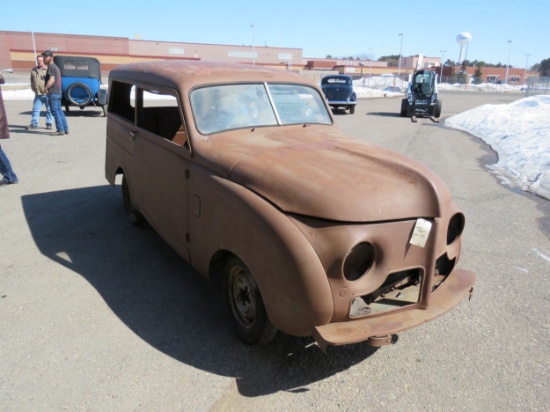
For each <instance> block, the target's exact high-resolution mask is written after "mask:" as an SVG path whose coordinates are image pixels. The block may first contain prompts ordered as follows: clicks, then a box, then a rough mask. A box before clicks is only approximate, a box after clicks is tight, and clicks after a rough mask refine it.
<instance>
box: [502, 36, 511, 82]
mask: <svg viewBox="0 0 550 412" xmlns="http://www.w3.org/2000/svg"><path fill="white" fill-rule="evenodd" d="M508 43H510V47H509V48H508V64H507V65H506V78H505V79H504V83H505V84H508V70H510V54H512V40H508Z"/></svg>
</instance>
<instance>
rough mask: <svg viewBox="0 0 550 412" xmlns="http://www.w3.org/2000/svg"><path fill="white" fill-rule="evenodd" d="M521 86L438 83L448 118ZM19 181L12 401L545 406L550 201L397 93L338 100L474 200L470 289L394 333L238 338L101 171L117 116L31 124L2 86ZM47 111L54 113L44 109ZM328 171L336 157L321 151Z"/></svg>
mask: <svg viewBox="0 0 550 412" xmlns="http://www.w3.org/2000/svg"><path fill="white" fill-rule="evenodd" d="M521 97H522V96H521V95H505V94H485V93H457V92H447V93H442V100H443V112H442V118H445V117H448V116H452V115H453V114H456V113H460V112H462V111H465V110H468V109H471V108H474V107H477V106H479V105H482V104H486V103H497V104H498V103H508V102H511V101H513V100H516V99H518V98H521ZM5 105H6V110H7V114H8V119H9V124H10V130H11V136H12V138H11V139H10V140H7V141H2V148H3V149H4V150H5V152H6V153H7V155H8V157H9V158H10V160H11V163H12V165H13V167H14V169H15V171H16V173H17V174H18V177H19V181H20V182H19V184H17V185H12V186H7V187H2V188H0V199H1V201H0V233H1V234H2V245H1V247H0V274H1V275H0V348H1V351H0V365H1V367H0V409H2V410H6V411H13V410H17V411H31V410H71V411H78V410H90V411H105V410H120V411H138V410H166V411H175V410H192V411H222V410H224V411H237V410H238V411H255V410H277V411H279V410H280V411H283V410H284V411H298V410H323V411H340V410H348V411H365V410H367V411H390V410H412V411H432V410H433V411H451V410H455V411H466V410H468V411H472V410H473V411H516V410H526V411H543V410H548V405H550V391H549V387H548V382H549V379H548V376H549V371H550V345H549V342H550V321H549V320H548V313H549V312H550V299H549V298H548V294H547V293H546V290H547V288H548V287H549V286H550V284H549V276H548V273H549V272H550V202H549V201H548V200H544V199H541V198H538V197H536V196H533V195H530V194H526V193H522V192H519V191H517V190H513V189H512V188H509V187H505V186H503V185H502V184H500V183H499V181H498V179H497V178H496V177H495V176H494V175H492V174H491V173H490V172H489V171H488V170H487V169H486V167H485V165H487V164H490V163H494V162H495V161H496V159H497V157H496V155H495V154H494V153H493V152H492V151H491V150H490V148H488V147H487V146H486V145H484V144H482V143H481V141H479V140H478V139H475V138H472V137H470V136H468V135H467V134H465V133H462V132H458V131H454V130H449V129H445V128H444V127H442V126H441V124H436V123H433V122H431V121H430V120H428V119H420V120H419V121H418V122H417V123H411V122H410V120H409V119H405V118H401V117H399V107H400V99H395V98H391V99H390V98H388V99H370V100H361V101H360V102H359V104H358V107H357V110H356V113H355V114H354V115H346V114H339V113H337V115H336V121H337V124H338V125H339V126H340V127H341V128H342V129H343V130H345V131H346V132H348V133H349V134H352V135H354V136H357V137H359V138H361V139H365V140H367V141H370V142H372V143H376V144H380V145H382V146H385V147H388V148H390V149H393V150H396V151H398V152H402V153H404V154H406V155H408V156H410V157H412V158H415V159H417V160H419V161H420V162H422V163H424V164H426V165H427V166H428V167H430V168H431V169H432V170H434V171H435V172H436V173H437V174H438V175H439V176H440V177H441V178H442V179H443V180H444V181H445V182H446V183H447V185H448V186H449V188H450V190H451V192H452V194H453V197H454V200H455V202H456V203H457V204H458V206H459V207H460V208H462V210H463V211H464V213H465V215H466V220H467V222H466V229H465V235H464V243H463V251H462V258H461V261H460V263H459V266H461V267H464V268H466V269H469V270H472V271H474V272H476V273H477V275H478V283H477V285H476V289H475V293H474V298H473V300H472V301H469V302H466V301H465V302H463V303H461V304H460V305H459V306H458V307H457V308H456V309H455V310H453V311H452V312H450V313H448V314H446V315H444V316H443V317H441V318H439V319H436V320H435V321H433V322H430V323H428V324H425V325H422V326H421V327H418V328H415V329H412V330H409V331H406V332H403V333H401V334H400V335H399V339H398V341H397V343H396V344H395V345H392V346H386V347H382V348H380V349H374V348H370V347H367V346H365V345H350V346H346V347H339V348H330V350H329V352H328V354H327V355H325V354H323V353H322V352H321V351H320V350H319V349H318V348H316V347H315V346H310V347H307V345H308V344H309V343H310V342H311V340H309V339H298V338H293V337H289V336H284V335H281V336H279V337H277V338H276V339H275V340H274V341H273V342H271V343H270V344H269V345H267V346H264V347H248V346H245V345H243V344H241V343H240V342H239V341H237V340H236V338H235V337H234V336H233V334H232V332H231V331H230V330H229V327H228V326H227V324H226V322H225V320H224V317H223V315H222V312H223V309H222V305H221V304H220V302H218V301H217V300H216V299H215V296H214V295H213V294H212V290H211V289H210V287H209V285H208V283H207V281H205V280H204V279H202V278H201V277H199V275H197V274H196V273H195V272H194V271H193V270H192V269H191V268H190V266H188V265H187V264H186V263H185V262H184V261H183V260H182V259H180V258H179V257H178V256H177V255H176V254H175V252H173V251H172V250H171V249H170V248H169V247H168V246H167V245H166V244H165V243H164V242H163V241H162V239H160V237H159V236H158V235H156V233H155V232H154V231H153V230H152V229H151V228H148V227H146V228H144V229H142V230H139V229H136V228H134V227H133V226H131V225H130V224H129V222H128V221H127V219H126V216H125V214H124V210H123V208H122V201H121V196H120V192H119V190H117V189H119V188H115V189H112V188H111V187H109V186H108V185H107V182H106V180H105V178H104V170H103V167H104V155H105V129H106V119H105V118H104V117H102V111H101V109H100V108H97V109H93V108H88V109H85V110H82V111H80V110H73V111H71V112H70V113H69V114H68V116H67V120H68V123H69V127H70V134H69V135H66V136H51V135H49V134H48V133H46V130H40V131H38V132H29V131H26V130H25V129H24V126H26V125H27V124H29V122H30V109H31V106H32V102H30V101H6V102H5ZM43 124H44V122H43V119H42V123H41V126H43ZM325 166H326V167H327V172H329V171H330V165H325Z"/></svg>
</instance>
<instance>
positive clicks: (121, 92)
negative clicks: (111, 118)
mask: <svg viewBox="0 0 550 412" xmlns="http://www.w3.org/2000/svg"><path fill="white" fill-rule="evenodd" d="M131 94H132V85H131V84H128V83H121V82H117V81H113V82H112V84H111V87H110V90H109V113H114V114H116V115H119V116H121V117H123V118H125V119H126V120H129V121H131V122H132V123H134V119H135V110H134V106H133V104H132V102H131Z"/></svg>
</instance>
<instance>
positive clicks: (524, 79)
mask: <svg viewBox="0 0 550 412" xmlns="http://www.w3.org/2000/svg"><path fill="white" fill-rule="evenodd" d="M529 56H530V54H526V55H525V57H526V59H525V72H524V73H523V84H524V85H525V83H527V63H528V62H529Z"/></svg>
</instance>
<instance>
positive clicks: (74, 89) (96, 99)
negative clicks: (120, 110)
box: [53, 56, 107, 116]
mask: <svg viewBox="0 0 550 412" xmlns="http://www.w3.org/2000/svg"><path fill="white" fill-rule="evenodd" d="M53 61H54V63H55V64H56V65H57V66H58V67H59V70H61V88H62V98H61V104H62V105H63V106H65V111H66V112H68V111H69V107H70V106H78V107H79V108H80V109H84V107H86V106H101V108H102V109H103V115H104V116H105V114H106V113H105V110H106V109H105V107H106V105H107V90H106V89H101V69H100V63H99V60H97V59H96V58H94V57H87V56H55V57H54V58H53Z"/></svg>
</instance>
